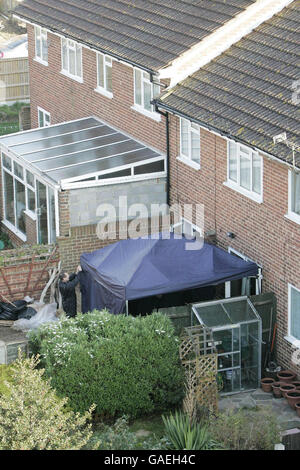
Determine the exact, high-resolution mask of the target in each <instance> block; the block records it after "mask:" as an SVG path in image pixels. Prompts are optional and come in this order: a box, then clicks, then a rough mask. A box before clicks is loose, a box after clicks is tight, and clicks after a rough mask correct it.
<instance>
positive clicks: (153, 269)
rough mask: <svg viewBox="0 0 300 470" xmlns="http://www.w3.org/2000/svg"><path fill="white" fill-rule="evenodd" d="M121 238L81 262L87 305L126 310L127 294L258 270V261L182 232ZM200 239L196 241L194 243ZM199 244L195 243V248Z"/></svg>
mask: <svg viewBox="0 0 300 470" xmlns="http://www.w3.org/2000/svg"><path fill="white" fill-rule="evenodd" d="M164 237H165V235H163V234H159V235H157V236H156V238H154V237H153V236H152V238H151V237H149V238H137V239H129V240H121V241H119V242H117V243H114V244H111V245H108V246H106V247H105V248H102V249H100V250H97V251H94V252H92V253H84V254H83V255H82V256H81V259H80V263H81V266H82V269H83V273H82V275H81V286H82V300H83V311H86V312H87V311H91V310H93V309H103V308H107V309H109V310H110V311H111V312H112V313H116V314H117V313H121V312H123V311H124V308H125V304H126V301H127V300H135V299H141V298H145V297H149V296H153V295H158V294H167V293H172V292H177V291H182V290H187V289H194V288H200V287H206V286H212V285H217V284H221V283H223V282H226V281H233V280H235V279H241V278H243V277H248V276H256V275H257V273H258V267H257V265H256V264H255V263H252V262H248V261H244V260H242V259H240V258H238V257H236V256H234V255H231V254H230V253H227V252H226V251H224V250H222V249H221V248H218V247H216V246H213V245H209V244H208V243H204V244H203V245H201V246H202V247H201V248H200V249H199V241H197V240H189V239H187V238H185V237H184V236H182V237H179V236H178V235H174V234H168V238H167V239H166V238H164ZM196 244H197V245H196ZM193 248H195V249H193Z"/></svg>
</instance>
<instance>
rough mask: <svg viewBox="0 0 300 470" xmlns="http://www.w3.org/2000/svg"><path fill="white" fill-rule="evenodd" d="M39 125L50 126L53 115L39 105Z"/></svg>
mask: <svg viewBox="0 0 300 470" xmlns="http://www.w3.org/2000/svg"><path fill="white" fill-rule="evenodd" d="M38 121H39V127H48V126H50V124H51V115H50V113H48V112H47V111H45V110H44V109H42V108H39V107H38Z"/></svg>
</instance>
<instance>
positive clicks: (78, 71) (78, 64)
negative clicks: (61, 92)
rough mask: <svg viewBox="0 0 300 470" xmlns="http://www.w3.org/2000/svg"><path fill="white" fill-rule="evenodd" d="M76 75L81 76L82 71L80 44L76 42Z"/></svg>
mask: <svg viewBox="0 0 300 470" xmlns="http://www.w3.org/2000/svg"><path fill="white" fill-rule="evenodd" d="M71 73H72V72H71ZM76 75H77V77H81V76H82V71H81V46H80V44H76Z"/></svg>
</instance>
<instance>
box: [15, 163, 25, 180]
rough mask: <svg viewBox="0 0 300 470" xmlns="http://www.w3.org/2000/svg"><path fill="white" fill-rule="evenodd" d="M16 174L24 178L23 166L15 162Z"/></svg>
mask: <svg viewBox="0 0 300 470" xmlns="http://www.w3.org/2000/svg"><path fill="white" fill-rule="evenodd" d="M14 174H15V175H16V176H18V177H19V178H20V179H23V178H24V174H23V168H22V167H21V165H19V164H18V163H16V162H14Z"/></svg>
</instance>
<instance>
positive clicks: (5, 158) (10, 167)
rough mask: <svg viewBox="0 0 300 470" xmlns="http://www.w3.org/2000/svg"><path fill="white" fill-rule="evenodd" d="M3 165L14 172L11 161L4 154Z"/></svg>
mask: <svg viewBox="0 0 300 470" xmlns="http://www.w3.org/2000/svg"><path fill="white" fill-rule="evenodd" d="M2 163H3V166H4V167H5V168H7V169H8V170H10V171H12V163H11V159H10V157H8V156H7V155H5V153H2Z"/></svg>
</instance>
